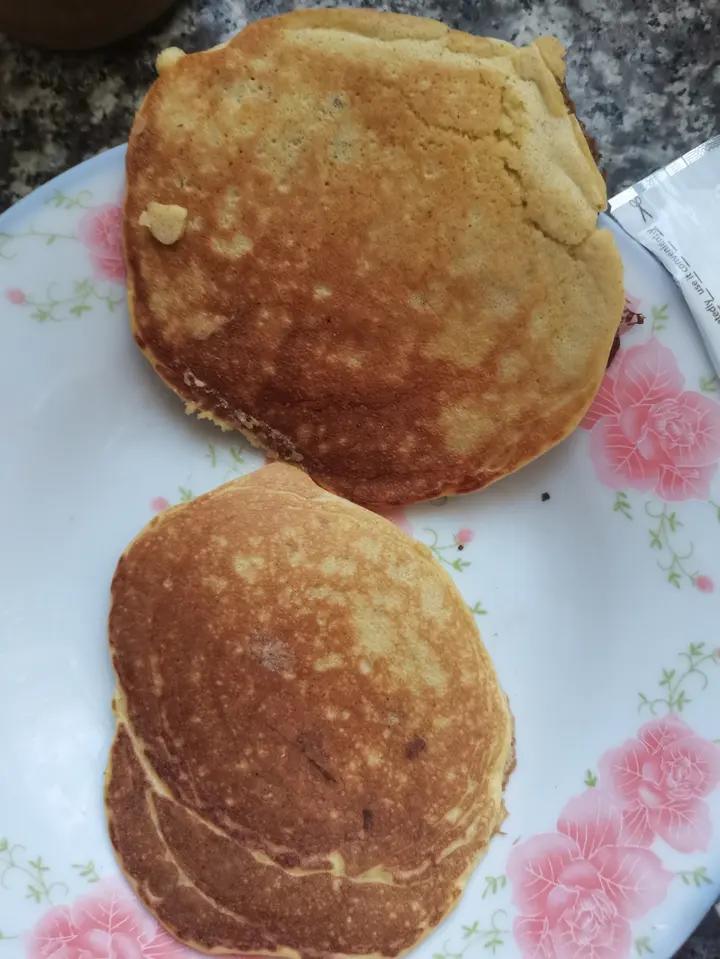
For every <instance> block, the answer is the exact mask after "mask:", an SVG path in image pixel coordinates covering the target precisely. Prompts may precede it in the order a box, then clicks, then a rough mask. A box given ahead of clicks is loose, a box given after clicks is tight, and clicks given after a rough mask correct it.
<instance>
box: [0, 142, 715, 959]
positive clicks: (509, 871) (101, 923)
mask: <svg viewBox="0 0 720 959" xmlns="http://www.w3.org/2000/svg"><path fill="white" fill-rule="evenodd" d="M123 156H124V154H123V151H122V149H117V150H112V151H110V152H108V153H106V154H104V155H102V156H100V157H98V158H96V159H94V160H91V161H89V162H88V163H85V164H83V165H82V166H80V167H77V168H75V169H74V170H71V171H70V172H69V173H66V174H64V175H63V176H61V177H59V178H58V179H56V180H54V181H53V182H52V183H50V184H48V185H46V186H44V187H43V188H41V189H40V190H38V191H37V192H36V193H34V194H33V195H32V196H30V197H29V198H27V199H25V200H23V201H22V202H21V203H19V204H18V205H17V206H16V207H14V208H13V209H12V210H10V211H8V212H7V213H6V214H5V215H4V216H3V217H2V218H0V322H1V324H2V347H1V348H0V382H2V385H3V391H4V394H5V404H4V407H5V417H4V420H3V424H2V432H3V443H2V469H1V471H0V531H1V533H2V548H1V550H0V630H1V636H2V638H1V643H2V646H1V649H2V669H1V670H0V729H1V730H2V736H1V737H0V770H1V775H2V788H1V789H0V837H2V838H1V839H0V931H1V933H2V936H1V937H0V959H17V957H20V956H29V957H31V959H41V957H42V959H49V957H55V959H106V957H111V956H112V957H113V959H160V957H164V956H170V957H174V956H178V957H179V956H182V955H185V954H186V951H185V950H183V949H181V948H180V947H179V946H177V945H175V944H174V943H173V942H172V941H171V940H170V939H169V938H168V937H166V936H165V935H164V934H163V933H162V932H161V931H160V930H159V929H158V927H157V926H156V924H155V923H154V921H153V920H151V919H150V918H149V917H148V916H147V915H146V914H145V913H144V912H143V910H142V908H141V907H140V906H139V904H138V903H137V902H136V901H135V900H133V898H132V896H131V895H130V893H129V892H128V890H127V887H125V886H124V885H123V884H122V882H121V880H120V878H119V874H118V869H117V866H116V864H115V862H114V859H113V855H112V851H111V849H110V845H109V842H108V838H107V835H106V829H105V821H104V818H103V808H102V776H103V769H104V765H105V760H106V755H107V750H108V745H109V743H110V738H111V734H112V729H113V724H112V719H111V713H110V697H111V692H112V679H111V672H110V666H109V661H108V652H107V643H106V634H105V628H106V615H107V608H108V585H109V582H110V577H111V575H112V572H113V568H114V564H115V562H116V559H117V557H118V555H119V553H120V552H121V550H122V549H123V547H124V546H125V545H126V543H127V542H128V541H129V540H130V538H131V537H132V536H133V535H134V534H135V533H136V532H137V531H138V530H139V529H140V528H141V527H142V526H143V525H144V524H145V523H146V522H147V521H148V520H149V519H150V518H151V516H152V515H153V512H154V511H157V510H159V509H162V508H163V507H164V506H166V505H167V504H168V503H174V502H177V501H178V500H180V499H183V498H187V497H190V496H192V495H197V494H198V493H200V492H202V491H205V490H207V489H210V488H211V487H213V486H215V485H217V484H219V483H221V482H223V481H225V480H227V479H229V478H230V477H233V476H236V475H239V474H241V473H244V472H246V471H249V470H253V469H256V468H257V467H258V466H260V465H261V462H262V460H261V457H260V455H259V454H258V453H257V452H255V451H253V450H252V449H251V448H250V447H249V446H248V445H247V444H246V443H245V442H244V441H243V440H242V439H240V438H237V437H231V436H228V435H226V434H221V433H220V432H219V431H218V430H216V429H214V428H213V427H212V426H210V425H209V424H207V423H201V422H198V421H195V420H193V419H190V418H188V417H186V416H185V415H184V413H183V411H182V405H181V404H180V403H179V401H178V400H177V399H176V398H175V397H173V396H172V395H171V394H170V393H169V391H168V390H166V389H165V387H164V386H163V385H162V384H161V383H160V381H159V380H158V379H157V378H156V377H155V376H154V374H153V373H152V372H151V370H150V369H149V367H148V365H147V364H146V362H145V361H144V360H143V358H142V357H141V356H140V354H139V352H138V351H137V349H136V348H135V347H134V344H133V342H132V340H131V337H130V334H129V330H128V323H127V314H126V309H125V305H124V293H125V291H124V287H123V268H122V259H121V256H120V246H119V234H118V227H119V222H120V211H119V207H118V203H119V201H120V199H121V194H122V189H123ZM618 240H619V243H620V246H621V249H622V252H623V256H624V258H625V263H626V287H627V290H628V293H629V294H630V295H631V296H632V297H633V298H634V300H635V301H636V303H637V309H639V310H641V311H642V312H643V313H644V314H645V315H646V316H647V322H646V323H645V325H643V326H641V327H634V328H632V329H630V330H628V331H627V333H626V334H625V335H623V337H622V346H621V350H620V353H619V355H618V357H617V358H616V359H615V361H614V363H613V364H612V366H611V369H610V372H609V374H608V376H607V377H606V381H605V383H604V385H603V389H602V391H601V394H600V396H599V398H598V400H597V401H596V403H595V405H594V407H593V415H592V416H591V417H590V419H589V420H588V421H586V423H585V428H581V429H579V430H578V431H577V432H576V433H575V434H574V435H573V436H572V437H570V439H569V440H568V441H567V442H565V443H563V444H562V445H561V446H560V447H559V448H557V449H555V450H554V451H553V452H551V453H550V454H548V455H547V456H544V457H543V458H541V459H540V460H539V461H538V462H536V463H534V464H533V465H531V466H530V467H528V468H526V469H525V470H523V471H522V472H521V473H519V474H518V475H516V476H513V477H510V478H509V479H507V480H505V481H503V482H501V483H499V484H498V485H497V486H495V487H493V488H491V489H489V490H486V491H484V492H482V493H479V494H474V495H471V496H466V497H462V498H458V499H454V500H448V501H446V502H444V503H434V504H430V505H426V506H422V507H415V508H411V509H408V510H406V511H404V513H402V514H400V515H398V516H396V517H395V518H396V520H398V521H399V522H401V523H403V524H404V525H405V526H406V528H408V529H410V530H411V532H412V533H413V535H415V536H416V537H417V538H418V539H420V540H422V541H423V542H425V543H428V544H429V545H431V546H432V547H433V550H434V552H435V554H436V556H437V559H438V562H441V563H443V564H445V565H446V566H447V567H448V568H450V569H451V571H452V573H453V575H454V577H455V580H456V582H457V584H458V586H459V587H460V589H461V590H462V593H463V595H464V597H465V599H466V600H467V602H468V603H469V604H470V606H472V607H473V609H474V610H475V612H476V615H477V619H478V623H479V625H480V628H481V631H482V633H483V637H484V639H485V642H486V644H487V646H488V648H489V650H490V652H491V654H492V656H493V657H494V660H495V663H496V664H497V668H498V671H499V674H500V677H501V680H502V682H503V684H504V686H505V688H506V690H507V692H508V693H509V696H510V699H511V703H512V707H513V710H514V713H515V716H516V719H517V752H518V767H517V771H516V772H515V774H514V775H513V777H512V780H511V783H510V787H509V789H508V793H507V804H508V807H509V810H510V815H509V817H508V819H507V822H506V825H505V834H504V835H502V836H499V837H497V838H496V840H495V841H494V842H493V844H492V847H491V849H490V852H489V853H488V855H487V857H486V859H485V860H484V862H483V863H482V864H481V865H480V867H479V868H478V870H477V872H476V874H475V876H474V877H473V879H472V881H471V883H470V885H469V887H468V889H467V892H466V894H465V896H464V898H463V900H462V903H461V905H460V907H459V908H458V909H457V911H456V912H455V913H454V914H453V915H452V916H451V917H450V919H449V920H447V921H446V922H445V923H444V924H443V925H442V926H441V927H440V928H439V929H438V930H437V931H436V933H435V934H434V935H433V936H432V937H431V938H430V939H428V940H427V941H426V942H425V943H423V944H422V945H421V946H420V947H419V948H418V950H417V952H416V953H415V955H416V956H417V957H418V959H430V957H434V959H461V957H462V959H479V957H481V956H488V955H496V956H528V957H529V956H536V957H543V959H624V957H628V956H631V955H632V956H642V955H645V954H647V955H651V956H653V957H654V959H662V957H669V956H670V955H671V954H672V953H673V951H674V950H675V949H676V948H677V947H678V946H679V945H680V944H681V942H682V941H683V939H684V938H685V937H686V936H687V935H688V934H689V933H690V932H691V931H692V929H693V928H694V926H695V924H696V923H697V922H698V921H699V919H700V918H701V916H702V915H703V913H704V912H705V910H706V909H707V908H708V906H709V905H710V903H711V901H712V900H713V898H714V897H717V896H718V893H719V892H720V788H719V784H720V747H718V739H719V737H720V629H719V628H718V626H719V624H720V476H719V475H718V458H719V457H720V402H719V401H720V390H719V388H718V381H717V380H716V379H713V377H712V375H711V373H710V368H709V366H708V363H707V360H706V357H705V355H704V353H703V351H702V348H701V346H700V343H699V340H698V337H697V335H696V332H695V330H694V328H693V326H692V323H691V320H690V318H689V316H688V314H687V312H686V309H685V307H684V305H683V303H682V301H681V300H680V298H679V296H678V294H677V293H676V291H675V289H674V287H673V285H672V282H671V281H670V280H669V279H668V278H667V277H666V276H665V275H664V273H663V272H662V271H661V269H660V268H659V267H658V266H657V265H656V264H655V263H654V262H653V261H652V260H651V259H650V258H649V257H648V256H647V255H645V254H644V253H643V252H642V251H640V250H639V249H638V248H636V247H634V246H633V245H632V243H631V241H629V240H627V239H626V238H625V237H624V236H620V237H619V238H618ZM588 309H589V310H591V309H592V307H591V304H588ZM588 321H589V322H592V317H589V320H588Z"/></svg>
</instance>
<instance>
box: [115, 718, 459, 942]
mask: <svg viewBox="0 0 720 959" xmlns="http://www.w3.org/2000/svg"><path fill="white" fill-rule="evenodd" d="M159 788H160V791H158V787H157V783H156V781H155V780H154V778H153V777H152V775H151V774H148V773H147V770H145V769H144V768H143V763H142V761H141V760H140V759H139V758H138V756H137V753H136V752H135V750H134V748H133V744H132V739H131V736H130V735H129V734H128V732H127V729H126V727H125V726H124V724H123V723H120V725H119V728H118V734H117V736H116V740H115V743H114V745H113V750H112V758H111V763H110V766H109V770H108V779H107V789H106V796H107V808H108V820H109V824H110V835H111V839H112V842H113V846H114V848H115V851H116V854H117V856H118V859H119V861H120V863H121V865H122V868H123V870H124V871H125V873H126V875H127V876H128V879H129V880H130V882H131V883H132V885H133V886H134V887H135V889H136V890H137V891H138V893H139V895H141V896H142V897H143V898H146V899H149V901H150V902H151V903H152V908H153V911H154V912H155V914H156V915H157V916H158V918H159V919H160V920H161V921H162V922H163V923H164V924H165V925H166V927H167V928H168V929H169V930H170V931H171V933H172V934H173V935H175V936H176V938H180V939H182V940H183V941H185V942H186V943H187V944H188V945H191V946H192V947H194V948H196V949H198V948H199V949H201V950H203V951H213V952H237V951H238V950H242V951H244V952H252V953H258V952H265V953H268V952H269V953H271V954H274V955H288V954H293V955H303V956H307V957H324V956H330V955H332V956H338V955H364V956H368V955H374V956H394V955H397V954H398V953H400V952H403V951H405V950H406V949H408V948H409V947H410V946H412V945H414V944H416V943H417V941H418V940H419V939H421V938H422V937H423V936H425V935H426V934H427V933H428V932H430V931H431V929H432V928H433V927H434V926H435V925H436V924H437V923H438V922H439V921H440V920H441V919H442V917H443V916H444V915H445V914H446V913H447V912H448V911H449V909H451V908H452V906H453V905H454V904H455V902H456V900H457V898H458V897H459V895H460V893H461V891H462V888H463V886H464V884H465V880H466V879H467V874H468V872H469V869H470V868H472V865H473V862H472V861H471V862H470V863H469V865H468V868H466V870H465V873H464V874H461V875H459V876H458V877H457V878H456V879H455V880H453V881H451V882H449V883H448V882H447V881H442V877H441V876H440V875H438V874H437V873H434V874H433V876H432V877H429V878H428V879H427V880H426V881H424V882H418V883H416V884H414V885H411V886H393V885H390V884H388V883H384V882H382V881H379V882H362V883H358V882H353V881H351V880H349V879H347V878H338V877H331V876H328V875H325V874H320V873H314V874H312V875H304V876H302V877H295V876H292V875H288V874H287V873H286V871H285V870H284V869H282V868H281V867H278V866H276V865H269V864H265V863H260V862H258V861H257V860H256V859H255V858H254V857H253V856H252V854H251V853H249V852H248V851H247V850H245V849H243V848H242V847H241V846H240V845H239V844H238V843H237V842H236V841H234V840H231V839H229V838H228V837H226V836H223V835H222V834H220V833H218V832H217V831H216V830H213V829H211V828H210V827H209V826H208V825H207V824H205V823H203V822H201V821H200V820H199V819H198V817H197V816H195V815H194V814H192V813H190V812H189V811H188V810H187V809H185V808H184V807H183V806H181V805H180V804H178V803H177V802H175V801H174V800H172V799H170V798H168V797H167V796H166V795H164V794H163V792H162V790H163V787H162V785H161V786H160V787H159ZM477 852H478V851H477V850H476V854H475V857H474V858H477ZM438 873H439V871H438Z"/></svg>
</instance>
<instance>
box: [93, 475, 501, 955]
mask: <svg viewBox="0 0 720 959" xmlns="http://www.w3.org/2000/svg"><path fill="white" fill-rule="evenodd" d="M112 594H113V601H112V610H111V616H110V644H111V649H112V654H113V662H114V665H115V669H116V672H117V677H118V691H117V694H116V712H117V715H118V722H119V726H118V736H117V739H116V744H115V747H114V753H113V762H112V768H111V771H110V772H109V775H108V792H107V799H108V814H109V819H110V825H111V836H112V840H113V844H114V846H115V849H116V851H117V854H118V859H119V861H120V863H121V865H122V867H123V869H124V870H125V871H126V873H127V875H128V877H129V878H130V880H131V881H132V882H133V883H134V885H135V886H136V888H137V889H138V893H139V895H140V896H141V897H142V898H143V899H144V901H145V902H146V904H147V905H148V907H149V908H150V909H151V910H153V911H155V913H156V915H157V916H158V918H159V919H160V921H162V922H164V923H165V924H166V925H167V927H168V928H169V929H170V930H171V931H173V932H174V933H175V934H176V935H178V937H179V938H181V939H183V940H184V941H186V942H188V943H190V944H193V945H196V946H197V947H198V948H203V949H206V950H207V949H212V950H225V951H238V950H239V951H244V952H248V951H268V952H270V953H272V954H280V953H284V952H287V950H291V951H292V952H293V953H294V952H296V951H299V952H301V953H302V954H303V955H305V954H307V955H311V954H312V955H317V956H324V955H331V954H343V955H364V954H377V955H387V956H392V955H396V954H397V953H398V952H401V951H404V950H405V949H407V948H409V947H410V946H411V945H413V944H414V943H415V942H416V941H417V940H418V939H419V938H420V937H421V936H423V935H425V934H426V933H427V932H428V931H429V930H430V929H431V928H433V926H434V925H436V924H437V922H438V921H439V920H440V919H441V918H442V917H443V915H445V914H446V912H447V911H448V910H449V909H450V908H451V907H452V905H453V903H454V902H455V901H456V899H457V897H458V896H459V894H460V892H461V890H462V888H463V886H464V884H465V881H466V879H467V876H468V874H469V871H470V870H471V869H472V866H473V864H474V863H475V862H476V861H477V858H478V856H480V855H481V854H482V853H483V852H484V850H485V848H486V847H487V844H488V842H489V841H490V839H491V838H492V836H493V834H494V833H495V832H496V831H497V829H498V828H499V825H500V823H501V822H502V819H503V818H504V815H505V812H504V807H503V803H502V790H503V786H504V780H505V777H506V775H507V772H508V770H509V767H510V765H511V763H512V760H513V747H512V721H511V717H510V713H509V710H508V707H507V703H506V701H505V698H504V696H503V694H502V692H501V690H500V689H499V687H498V684H497V680H496V677H495V674H494V671H493V669H492V665H491V663H490V661H489V658H488V656H487V653H486V652H485V650H484V648H483V647H482V644H481V643H480V641H479V637H478V633H477V628H476V626H475V623H474V621H473V617H472V615H471V614H470V612H469V610H468V609H467V607H466V605H465V603H464V602H463V601H462V599H461V597H460V596H459V594H458V593H457V591H456V589H455V587H454V585H453V584H452V581H451V580H450V579H449V578H448V577H447V575H446V574H445V572H444V571H443V570H442V568H441V567H440V565H439V564H438V563H437V562H436V561H435V560H434V558H433V557H432V555H431V554H430V552H429V551H428V550H427V549H426V548H425V547H423V546H421V545H419V544H417V543H414V542H413V541H412V540H410V539H409V538H408V537H406V536H405V535H404V534H403V533H401V532H400V531H399V530H398V529H397V528H396V527H394V526H393V525H392V524H391V523H389V522H387V521H386V520H384V519H382V518H381V517H378V516H376V515H375V514H373V513H370V512H368V511H366V510H364V509H362V508H360V507H358V506H355V505H354V504H351V503H348V502H345V501H343V500H340V499H338V498H337V497H335V496H333V495H332V494H330V493H327V492H325V491H323V490H321V489H320V488H319V487H317V486H316V485H315V484H314V483H313V482H312V481H311V480H310V479H309V478H308V477H307V476H306V475H305V474H304V473H302V472H301V471H300V470H298V469H296V468H294V467H290V466H285V465H282V464H275V465H273V466H269V467H265V468H264V469H263V470H260V471H258V472H257V473H253V474H251V475H250V476H247V477H244V478H243V479H240V480H236V481H234V482H232V483H229V484H227V485H226V486H223V487H220V488H219V489H217V490H214V491H213V492H211V493H209V494H207V495H206V496H204V497H201V498H199V499H198V500H195V501H194V502H192V503H190V504H185V505H183V506H180V507H177V508H175V509H173V510H170V511H168V512H167V513H165V514H163V515H162V516H161V517H159V518H157V519H156V520H154V521H153V522H152V523H151V524H150V525H149V526H148V527H147V528H146V530H144V531H143V532H142V533H141V534H140V536H138V538H137V539H136V540H135V541H134V542H133V543H132V544H131V545H130V547H129V548H128V550H127V551H126V553H125V554H124V555H123V557H122V558H121V560H120V563H119V564H118V569H117V572H116V574H115V578H114V581H113V590H112ZM459 744H462V748H459ZM148 823H150V825H149V824H148ZM163 863H164V865H163ZM189 900H191V901H190V902H189ZM203 904H204V906H203ZM212 910H217V916H218V923H217V927H215V926H214V925H213V924H212V922H210V920H209V918H208V916H209V914H210V912H211V911H212ZM196 913H197V915H198V916H202V917H203V923H204V925H203V924H201V923H200V920H199V919H198V920H197V924H195V919H192V918H188V917H193V916H195V914H196ZM333 916H335V917H337V916H341V917H342V921H341V922H340V921H337V918H332V917H333ZM323 917H325V918H323ZM328 917H331V918H328ZM368 917H373V918H372V919H369V918H368ZM189 922H190V926H188V923H189ZM228 930H230V931H228ZM233 930H234V931H233Z"/></svg>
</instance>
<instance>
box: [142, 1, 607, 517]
mask: <svg viewBox="0 0 720 959" xmlns="http://www.w3.org/2000/svg"><path fill="white" fill-rule="evenodd" d="M161 67H162V69H161V75H160V77H159V79H158V80H157V81H156V83H155V84H154V85H153V87H152V89H151V90H150V92H149V94H148V96H147V97H146V99H145V101H144V103H143V105H142V107H141V109H140V111H139V113H138V116H137V118H136V120H135V124H134V126H133V130H132V134H131V137H130V145H129V149H128V155H127V174H128V195H127V202H126V212H125V246H126V253H127V262H128V276H129V302H130V310H131V314H132V323H133V330H134V334H135V337H136V339H137V342H138V343H139V345H140V347H141V348H142V350H143V351H144V353H145V354H146V356H147V357H148V359H149V360H150V361H151V363H152V364H153V366H154V367H155V369H156V370H157V372H158V373H159V374H160V376H161V377H162V378H163V379H164V380H165V381H166V383H168V384H169V385H170V386H171V387H172V389H174V390H175V391H176V392H177V393H178V394H179V395H180V396H181V397H182V398H183V399H184V400H185V401H186V404H187V408H188V410H190V411H195V412H197V413H199V414H200V415H203V416H208V417H210V418H212V419H213V420H215V421H216V422H217V423H218V424H220V425H221V426H223V427H225V428H231V429H237V430H240V431H241V432H243V433H245V435H247V436H248V437H249V438H250V439H251V440H252V441H253V442H255V443H257V444H258V445H261V446H263V447H264V448H265V449H267V450H268V451H269V452H270V453H271V454H272V455H275V456H279V457H283V458H287V459H291V460H295V461H297V462H298V463H300V465H301V466H302V467H303V468H304V469H306V470H307V471H308V472H309V473H310V474H311V475H312V476H313V478H314V479H315V480H316V481H317V482H318V483H320V484H321V485H323V486H325V487H327V488H328V489H332V490H334V491H336V492H339V493H341V494H343V495H345V496H347V497H349V498H351V499H353V500H355V501H357V502H361V503H364V504H368V505H376V506H381V505H388V504H399V503H409V502H413V501H417V500H422V499H428V498H432V497H435V496H439V495H444V494H448V493H455V492H464V491H468V490H473V489H477V488H480V487H482V486H485V485H487V484H488V483H491V482H494V481H495V480H497V479H499V478H500V477H502V476H504V475H505V474H507V473H509V472H511V471H513V470H515V469H517V468H518V467H520V466H522V465H523V464H525V463H527V462H528V461H529V460H531V459H533V458H534V457H536V456H538V455H539V454H540V453H542V452H544V451H545V450H547V449H548V448H549V447H551V446H553V445H554V444H555V443H557V442H559V441H560V440H562V439H563V438H564V437H565V436H567V435H568V433H569V432H570V431H571V430H572V429H573V428H574V427H575V426H576V425H577V423H578V422H579V420H580V419H581V417H582V415H583V413H584V411H585V409H586V408H587V406H588V404H589V403H590V400H591V398H592V396H593V395H594V393H595V392H596V390H597V388H598V385H599V383H600V380H601V378H602V375H603V371H604V367H605V363H606V361H607V357H608V353H609V351H610V346H611V343H612V340H613V335H614V333H615V331H616V329H617V326H618V323H619V319H620V315H621V311H622V304H623V291H622V268H621V263H620V258H619V255H618V252H617V250H616V248H615V245H614V242H613V240H612V237H611V236H610V234H609V233H608V232H607V231H605V230H599V229H598V228H597V224H596V219H597V213H598V211H599V210H602V209H603V208H604V207H605V204H606V193H605V185H604V182H603V180H602V177H601V176H600V174H599V173H598V170H597V168H596V166H595V162H594V160H593V158H592V156H591V154H590V151H589V149H588V146H587V143H586V141H585V137H584V136H583V133H582V131H581V129H580V126H579V124H578V122H577V120H576V119H575V117H574V115H573V114H572V112H571V111H570V109H569V107H568V106H567V105H566V103H565V99H564V97H563V92H562V88H561V84H562V81H563V76H564V66H563V62H562V48H561V46H560V44H559V43H558V42H557V41H555V40H553V39H552V38H541V39H539V40H537V41H535V42H534V43H532V44H530V45H529V46H527V47H522V48H519V49H517V48H515V47H513V46H511V45H510V44H507V43H504V42H502V41H499V40H490V39H485V38H481V37H472V36H469V35H467V34H464V33H460V32H457V31H452V30H449V29H448V28H446V27H445V26H443V25H442V24H440V23H437V22H435V21H432V20H426V19H422V18H415V17H406V16H400V15H395V14H385V13H378V12H374V11H367V10H304V11H295V12H293V13H290V14H287V15H284V16H280V17H276V18H272V19H269V20H261V21H258V22H256V23H254V24H252V25H250V26H248V27H247V28H246V29H245V30H243V31H242V32H241V33H240V34H238V35H237V36H236V37H234V38H233V39H232V40H231V41H230V42H229V43H228V44H226V45H224V46H222V47H219V48H215V49H213V50H209V51H207V52H205V53H200V54H192V55H190V56H177V57H176V56H166V58H165V60H164V61H163V62H162V64H161ZM151 204H155V206H151ZM185 211H186V212H185ZM141 220H142V223H141V222H140V221H141Z"/></svg>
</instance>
